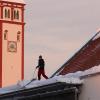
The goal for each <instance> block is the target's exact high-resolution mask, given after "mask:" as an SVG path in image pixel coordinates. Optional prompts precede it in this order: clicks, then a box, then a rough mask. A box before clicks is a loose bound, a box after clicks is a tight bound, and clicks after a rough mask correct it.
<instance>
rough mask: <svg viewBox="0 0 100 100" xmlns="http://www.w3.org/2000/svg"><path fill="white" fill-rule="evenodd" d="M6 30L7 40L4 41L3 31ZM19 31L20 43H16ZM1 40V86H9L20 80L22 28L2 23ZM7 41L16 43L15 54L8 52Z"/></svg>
mask: <svg viewBox="0 0 100 100" xmlns="http://www.w3.org/2000/svg"><path fill="white" fill-rule="evenodd" d="M5 30H8V34H7V40H4V31H5ZM18 31H20V32H21V35H20V39H21V40H20V41H17V32H18ZM2 35H3V38H2V43H3V47H2V80H3V82H2V84H3V87H4V86H9V85H13V84H16V83H17V82H18V80H21V75H22V73H21V71H22V69H21V68H22V59H21V58H22V26H21V25H16V24H7V23H3V34H2ZM8 41H14V42H16V43H17V52H8V46H7V44H8Z"/></svg>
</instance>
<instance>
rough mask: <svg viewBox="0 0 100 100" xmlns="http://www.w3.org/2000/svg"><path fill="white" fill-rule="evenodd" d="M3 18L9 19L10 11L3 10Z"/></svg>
mask: <svg viewBox="0 0 100 100" xmlns="http://www.w3.org/2000/svg"><path fill="white" fill-rule="evenodd" d="M5 18H10V10H9V9H5Z"/></svg>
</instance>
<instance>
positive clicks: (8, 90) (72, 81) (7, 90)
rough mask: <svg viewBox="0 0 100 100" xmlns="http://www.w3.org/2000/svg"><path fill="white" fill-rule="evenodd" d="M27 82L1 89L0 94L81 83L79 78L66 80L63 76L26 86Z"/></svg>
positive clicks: (36, 81)
mask: <svg viewBox="0 0 100 100" xmlns="http://www.w3.org/2000/svg"><path fill="white" fill-rule="evenodd" d="M29 82H30V81H21V82H19V83H18V84H17V85H14V86H11V87H6V88H1V89H0V94H6V93H11V92H14V91H18V90H22V89H29V88H34V87H39V86H45V85H50V84H53V83H57V82H65V83H67V84H82V82H83V81H82V80H80V79H79V78H67V77H64V76H55V77H53V78H50V79H47V80H41V81H39V80H35V81H33V82H31V83H30V84H29V85H26V84H28V83H29ZM25 85H26V86H25ZM24 86H25V87H24Z"/></svg>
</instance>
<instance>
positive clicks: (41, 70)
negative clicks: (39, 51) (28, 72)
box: [36, 55, 48, 80]
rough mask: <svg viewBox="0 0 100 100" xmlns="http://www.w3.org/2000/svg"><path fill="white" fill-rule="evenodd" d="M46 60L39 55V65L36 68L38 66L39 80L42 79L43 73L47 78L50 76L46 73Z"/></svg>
mask: <svg viewBox="0 0 100 100" xmlns="http://www.w3.org/2000/svg"><path fill="white" fill-rule="evenodd" d="M44 67H45V61H44V59H43V58H42V56H41V55H40V56H39V60H38V66H37V67H36V68H38V80H41V75H42V76H43V77H44V78H45V79H48V77H47V76H46V75H45V70H44Z"/></svg>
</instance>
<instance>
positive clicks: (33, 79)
mask: <svg viewBox="0 0 100 100" xmlns="http://www.w3.org/2000/svg"><path fill="white" fill-rule="evenodd" d="M35 72H36V68H35V70H34V73H33V77H34V75H35ZM35 80H36V78H32V79H31V80H30V82H29V83H27V84H26V85H24V86H23V87H22V88H21V89H23V88H25V87H26V86H27V85H29V84H30V83H32V82H33V81H35Z"/></svg>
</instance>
